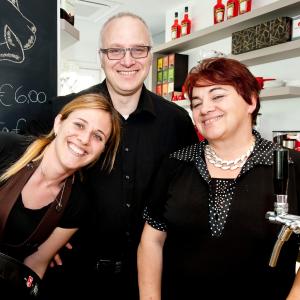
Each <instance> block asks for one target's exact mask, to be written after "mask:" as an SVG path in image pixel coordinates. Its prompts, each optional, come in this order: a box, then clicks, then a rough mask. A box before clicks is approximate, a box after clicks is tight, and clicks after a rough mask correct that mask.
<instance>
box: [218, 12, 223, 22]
mask: <svg viewBox="0 0 300 300" xmlns="http://www.w3.org/2000/svg"><path fill="white" fill-rule="evenodd" d="M216 15H217V21H218V22H222V21H223V11H219V12H217V14H216Z"/></svg>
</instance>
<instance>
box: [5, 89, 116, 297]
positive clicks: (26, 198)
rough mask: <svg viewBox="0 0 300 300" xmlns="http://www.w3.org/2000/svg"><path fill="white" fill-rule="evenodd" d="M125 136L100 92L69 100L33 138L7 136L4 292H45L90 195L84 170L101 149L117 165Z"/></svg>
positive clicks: (105, 164)
mask: <svg viewBox="0 0 300 300" xmlns="http://www.w3.org/2000/svg"><path fill="white" fill-rule="evenodd" d="M119 140H120V124H119V117H118V113H117V112H116V111H115V109H114V108H113V107H112V105H111V104H110V102H109V101H107V99H106V98H105V97H103V96H101V95H99V94H97V95H96V94H87V95H83V96H79V97H77V98H75V99H74V100H73V101H71V102H69V103H68V104H66V105H65V106H64V107H63V108H62V110H61V111H60V113H59V114H58V115H57V117H56V118H55V121H54V127H53V129H52V131H51V132H50V133H49V134H48V135H47V136H43V137H41V138H38V139H36V140H34V141H31V143H30V144H29V138H28V137H24V136H20V135H16V134H7V133H6V134H2V135H0V170H3V169H4V170H5V171H4V173H2V172H1V173H2V175H1V177H0V184H1V187H0V251H1V255H0V274H1V276H0V288H1V293H2V290H6V292H7V293H8V294H9V295H10V297H11V295H12V294H11V293H12V291H14V292H15V291H17V292H18V293H19V294H20V293H21V295H24V296H25V297H27V296H28V295H32V296H35V295H37V294H38V284H39V279H41V278H43V276H44V273H45V271H46V268H47V266H48V264H49V261H50V260H51V258H52V257H53V256H54V254H55V253H57V251H58V250H59V249H60V248H61V247H62V246H64V245H65V244H66V243H67V241H68V240H69V239H70V237H71V236H72V235H73V234H74V233H75V231H76V230H77V229H78V227H79V225H80V221H81V220H82V219H83V216H84V211H85V207H86V201H87V199H86V198H85V195H84V193H83V191H82V188H81V180H82V177H81V176H79V174H77V173H78V172H77V171H79V170H80V169H81V168H83V167H88V166H90V165H92V164H93V163H94V162H96V161H97V160H98V158H99V157H100V155H103V159H102V161H103V163H102V168H104V169H107V170H108V171H110V170H111V169H112V167H113V164H114V160H115V156H116V152H117V148H118V145H119ZM28 145H29V146H28ZM26 146H28V147H27V148H26ZM22 153H23V154H22ZM14 259H16V260H14ZM14 263H15V266H14ZM22 263H24V265H23V264H22ZM27 267H28V268H27ZM4 293H5V292H4ZM19 294H18V295H19ZM1 299H6V298H5V297H4V298H3V297H2V294H1Z"/></svg>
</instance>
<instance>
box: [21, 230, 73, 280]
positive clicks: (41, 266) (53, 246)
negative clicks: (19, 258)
mask: <svg viewBox="0 0 300 300" xmlns="http://www.w3.org/2000/svg"><path fill="white" fill-rule="evenodd" d="M77 229H78V228H61V227H56V228H55V229H54V231H53V232H52V233H51V235H50V236H49V237H48V239H47V240H46V241H45V242H44V243H43V244H41V245H40V246H39V248H38V250H37V251H36V252H34V253H33V254H31V255H30V256H28V257H26V258H25V260H24V264H25V265H27V266H28V267H29V268H31V269H32V270H33V271H35V272H36V273H37V274H38V275H39V277H40V278H43V276H44V274H45V272H46V269H47V267H48V264H49V262H50V260H51V259H52V258H53V256H54V255H55V254H56V253H57V252H58V251H59V249H60V248H61V247H63V246H64V245H65V244H66V243H67V242H68V240H69V239H70V238H71V236H72V235H73V234H74V233H75V232H76V231H77Z"/></svg>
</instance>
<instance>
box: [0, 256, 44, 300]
mask: <svg viewBox="0 0 300 300" xmlns="http://www.w3.org/2000/svg"><path fill="white" fill-rule="evenodd" d="M0 280H4V281H7V282H9V283H10V284H11V286H12V287H13V288H15V289H17V290H20V291H24V293H26V294H28V295H30V296H33V297H37V296H38V294H39V287H40V284H41V279H40V277H39V276H38V275H37V274H36V273H35V272H34V271H33V270H31V269H30V268H29V267H27V266H26V265H24V264H23V263H21V262H20V261H18V260H16V259H15V258H13V257H11V256H8V255H6V254H4V253H2V252H0Z"/></svg>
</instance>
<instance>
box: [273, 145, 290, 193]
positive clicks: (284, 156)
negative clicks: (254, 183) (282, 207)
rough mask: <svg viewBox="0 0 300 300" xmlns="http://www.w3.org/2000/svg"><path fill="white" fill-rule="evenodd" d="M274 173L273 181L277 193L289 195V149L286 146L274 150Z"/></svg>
mask: <svg viewBox="0 0 300 300" xmlns="http://www.w3.org/2000/svg"><path fill="white" fill-rule="evenodd" d="M273 158H274V174H273V183H274V191H275V194H276V195H287V186H288V179H289V168H288V161H289V151H288V149H285V148H279V149H276V150H274V156H273Z"/></svg>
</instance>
